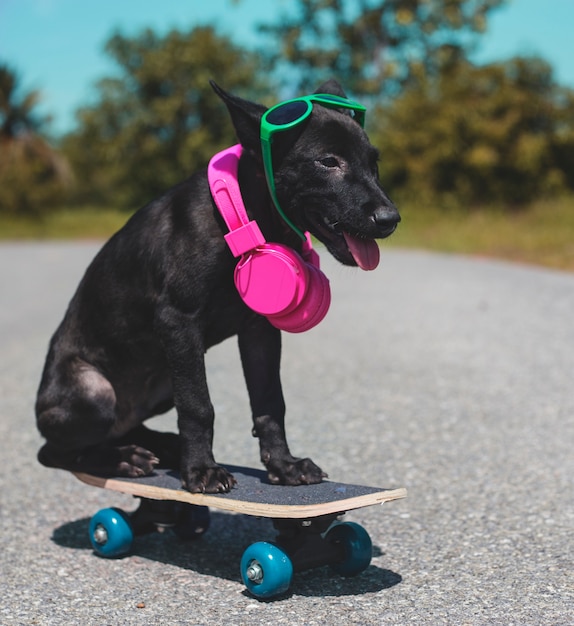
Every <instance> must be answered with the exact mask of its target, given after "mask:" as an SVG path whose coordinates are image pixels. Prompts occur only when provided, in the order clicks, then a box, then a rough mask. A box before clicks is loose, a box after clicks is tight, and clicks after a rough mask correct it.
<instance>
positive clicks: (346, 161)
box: [212, 81, 401, 269]
mask: <svg viewBox="0 0 574 626" xmlns="http://www.w3.org/2000/svg"><path fill="white" fill-rule="evenodd" d="M212 86H213V88H214V90H215V91H216V93H217V94H218V95H219V96H220V97H221V98H222V100H223V101H224V102H225V104H226V105H227V108H228V110H229V113H230V115H231V119H232V121H233V124H234V126H235V130H236V132H237V136H238V139H239V141H240V143H241V145H242V146H243V147H244V149H246V150H248V151H250V152H251V153H253V154H254V155H255V156H256V158H257V161H258V162H259V163H260V164H261V167H262V169H263V165H262V153H261V141H260V126H261V118H262V116H263V114H264V113H265V111H266V110H267V109H266V108H265V107H264V106H262V105H260V104H256V103H254V102H249V101H247V100H243V99H241V98H238V97H236V96H233V95H231V94H228V93H226V92H225V91H223V90H222V89H221V88H220V87H218V86H217V85H215V84H214V83H212ZM316 93H321V94H332V95H335V96H341V97H345V94H344V92H343V90H342V88H341V87H340V86H339V84H338V83H336V82H335V81H329V82H327V83H325V84H323V85H321V87H319V89H318V90H317V92H316ZM378 156H379V155H378V151H377V150H376V148H375V147H374V146H372V145H371V143H370V142H369V139H368V137H367V135H366V133H365V132H364V130H363V129H362V128H361V126H360V125H359V123H358V122H357V121H356V120H355V119H354V118H353V116H352V115H351V114H350V112H349V110H348V109H340V108H330V107H329V108H327V107H325V106H322V105H321V104H317V103H315V104H314V105H313V111H312V114H311V115H310V116H309V117H307V118H306V119H305V120H304V121H303V122H302V123H301V124H298V125H296V126H295V127H294V128H292V129H290V130H288V131H284V132H278V133H276V134H275V135H274V137H273V149H272V157H273V173H274V181H275V190H276V196H277V199H278V201H279V203H280V206H281V209H282V210H283V212H284V213H285V215H286V216H287V217H288V219H289V221H291V222H292V224H293V225H295V226H296V227H297V228H298V229H299V230H301V231H306V230H308V231H310V232H311V234H312V235H314V236H315V237H316V238H317V239H319V241H321V242H322V243H323V244H325V246H326V247H327V249H328V250H329V252H330V253H331V254H332V255H333V256H334V257H335V258H336V259H337V260H339V261H340V262H341V263H343V264H345V265H353V266H356V265H358V266H360V267H362V268H363V269H374V267H376V265H377V263H378V259H379V250H378V246H377V243H376V241H375V240H376V239H383V238H385V237H388V236H389V235H391V234H392V233H393V232H394V231H395V229H396V227H397V224H398V223H399V221H400V219H401V218H400V216H399V213H398V211H397V209H396V207H395V206H394V204H393V203H392V202H391V200H390V199H389V197H388V196H387V195H386V193H385V191H384V190H383V188H382V187H381V184H380V182H379V177H378V167H377V162H378Z"/></svg>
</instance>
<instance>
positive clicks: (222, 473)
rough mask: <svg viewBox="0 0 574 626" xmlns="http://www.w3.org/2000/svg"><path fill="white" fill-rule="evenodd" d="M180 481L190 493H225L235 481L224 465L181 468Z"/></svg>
mask: <svg viewBox="0 0 574 626" xmlns="http://www.w3.org/2000/svg"><path fill="white" fill-rule="evenodd" d="M181 483H182V485H183V488H184V489H187V490H188V491H190V492H191V493H227V492H229V491H231V489H232V488H233V487H234V486H235V485H236V484H237V481H236V480H235V478H234V477H233V475H232V474H230V473H229V472H228V471H227V470H226V469H225V468H224V467H220V466H219V465H215V466H214V467H199V468H197V467H192V468H190V469H188V470H182V473H181Z"/></svg>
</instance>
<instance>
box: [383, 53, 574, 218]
mask: <svg viewBox="0 0 574 626" xmlns="http://www.w3.org/2000/svg"><path fill="white" fill-rule="evenodd" d="M573 105H574V92H572V91H571V90H567V89H563V88H559V87H557V86H556V85H555V84H554V82H553V78H552V70H551V68H550V66H549V65H548V64H547V63H545V62H543V61H541V60H540V59H523V58H515V59H512V60H510V61H508V62H505V63H495V64H492V65H487V66H482V67H475V66H473V65H471V64H470V63H469V62H466V61H461V62H458V63H456V64H453V66H451V67H450V68H449V69H448V71H446V70H445V71H443V72H442V73H441V75H440V76H439V77H437V78H434V79H433V78H430V77H429V76H428V75H427V74H425V73H424V71H423V70H422V69H421V71H420V75H419V79H418V81H417V82H416V83H414V84H412V85H411V86H410V87H409V88H407V89H406V90H405V91H404V92H403V93H402V94H401V95H400V96H399V97H398V98H396V99H395V100H394V101H393V102H392V104H390V105H389V106H387V107H380V108H379V110H378V111H377V121H378V128H377V131H376V132H375V133H374V135H375V142H376V143H377V144H378V145H379V146H380V147H382V163H381V172H382V177H383V180H385V182H386V184H388V185H389V187H390V188H391V189H394V190H395V192H398V193H399V195H402V196H403V197H408V198H410V199H414V198H418V199H419V200H421V201H423V203H424V202H427V203H429V202H432V201H435V202H436V201H440V202H442V203H446V204H450V205H452V206H460V205H468V206H472V205H484V204H486V203H491V202H494V203H499V204H503V205H510V206H516V205H523V204H526V203H528V202H531V201H532V200H534V199H536V198H538V197H541V196H543V195H545V196H546V195H549V194H556V193H563V192H564V191H565V190H566V189H568V188H572V178H571V174H569V172H572V164H573V160H572V155H573V154H574V125H573V124H572V122H573V118H572V116H573V115H574V106H573Z"/></svg>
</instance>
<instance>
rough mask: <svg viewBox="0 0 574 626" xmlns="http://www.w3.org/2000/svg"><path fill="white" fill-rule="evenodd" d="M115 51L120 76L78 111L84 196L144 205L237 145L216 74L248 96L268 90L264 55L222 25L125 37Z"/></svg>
mask: <svg viewBox="0 0 574 626" xmlns="http://www.w3.org/2000/svg"><path fill="white" fill-rule="evenodd" d="M106 50H107V52H108V54H109V55H111V57H112V58H113V59H114V60H115V61H116V63H117V65H118V72H117V76H116V77H114V78H107V79H104V80H102V81H101V82H100V83H99V86H98V90H99V97H98V100H97V102H96V104H95V105H93V106H91V107H87V108H84V109H82V110H80V111H79V112H78V115H77V118H78V125H79V126H78V130H77V132H74V133H73V134H72V135H70V136H68V137H67V138H66V139H65V142H64V150H65V152H66V154H67V155H68V156H69V158H70V159H71V161H72V162H73V164H74V168H75V171H76V175H77V177H78V180H79V181H80V185H79V186H78V192H77V193H78V195H77V199H78V200H80V201H84V202H109V203H112V205H113V206H123V207H126V208H134V207H135V206H137V205H141V204H143V203H145V202H147V201H149V200H150V199H152V198H153V197H155V196H157V195H158V194H160V193H161V192H163V191H164V190H166V189H167V188H169V187H170V186H172V185H174V184H175V183H177V182H180V181H181V180H183V179H185V178H187V176H189V175H190V174H191V173H192V172H193V171H195V170H196V169H198V168H200V167H204V166H206V165H207V162H208V160H209V158H210V157H211V156H212V155H213V154H214V152H216V151H217V150H218V149H221V148H222V147H224V146H225V145H229V143H231V142H232V141H233V140H234V132H233V129H232V126H231V123H230V121H229V117H228V115H227V111H226V109H225V107H224V105H223V103H222V102H221V101H220V100H219V99H218V98H217V96H216V95H215V94H214V92H213V91H212V89H211V87H210V86H209V80H210V79H214V80H215V81H216V82H218V83H219V84H221V86H222V87H224V88H225V89H227V90H231V91H233V90H236V91H239V92H240V93H242V94H243V95H246V94H256V95H259V93H258V91H259V92H261V91H263V89H262V88H261V83H260V81H259V80H258V79H257V78H256V57H255V56H254V55H253V54H251V53H248V52H246V51H245V50H243V49H241V48H238V47H235V46H234V45H233V44H232V43H231V42H230V41H229V40H228V39H226V38H222V37H218V36H217V35H216V33H215V32H214V31H213V29H212V28H196V29H194V30H192V31H190V32H187V33H183V32H179V31H177V30H172V31H171V32H169V33H168V34H167V35H166V36H165V37H160V36H158V35H157V34H155V33H154V32H153V31H151V30H146V31H144V32H143V33H141V34H140V35H139V36H137V37H135V38H133V39H131V38H127V37H125V36H123V35H121V34H116V35H114V36H112V37H111V39H110V40H109V41H108V43H107V45H106Z"/></svg>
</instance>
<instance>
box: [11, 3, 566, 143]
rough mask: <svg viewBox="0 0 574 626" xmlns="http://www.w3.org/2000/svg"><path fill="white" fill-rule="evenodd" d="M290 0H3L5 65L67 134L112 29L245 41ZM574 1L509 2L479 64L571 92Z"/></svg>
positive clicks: (104, 67) (98, 72)
mask: <svg viewBox="0 0 574 626" xmlns="http://www.w3.org/2000/svg"><path fill="white" fill-rule="evenodd" d="M289 5H290V1H289V0H266V1H262V0H240V2H233V1H232V0H208V1H207V2H206V1H203V0H162V1H160V0H0V61H2V62H8V63H9V64H10V65H11V66H12V67H14V68H15V69H16V70H17V71H18V72H19V73H20V74H21V75H22V79H23V84H24V87H26V88H27V89H39V90H40V91H41V92H42V94H43V104H42V111H44V112H46V113H50V114H51V115H52V116H53V118H54V123H53V125H52V130H53V131H55V132H60V131H65V130H67V129H69V128H70V127H71V125H72V124H73V112H74V110H75V109H77V108H78V107H79V106H81V105H82V104H85V103H86V102H88V101H89V99H90V97H91V96H92V95H93V93H94V92H93V85H94V83H95V82H96V81H97V79H98V78H100V77H102V76H104V75H106V74H109V73H110V72H111V71H112V70H113V66H112V64H111V62H110V61H109V60H108V59H107V57H106V55H105V54H104V52H103V46H104V43H105V42H106V40H107V39H108V37H109V36H110V34H111V33H112V31H113V30H115V29H120V30H121V31H122V32H123V33H125V34H128V35H134V34H136V33H137V32H139V31H140V30H141V29H142V28H144V27H148V26H151V27H152V28H154V29H155V30H157V31H159V32H165V31H166V30H168V29H169V28H172V27H177V28H180V29H183V30H185V29H188V28H190V27H192V26H195V25H198V24H206V23H211V24H214V25H217V26H218V27H220V29H221V32H222V33H225V34H227V35H231V36H233V37H235V38H236V39H237V41H238V42H239V43H247V42H249V40H250V39H251V38H252V37H253V35H254V30H253V26H254V24H256V23H257V22H259V21H272V20H273V19H274V18H276V17H277V15H278V14H280V13H281V12H282V11H284V10H286V9H288V7H289ZM573 25H574V0H510V2H509V4H508V6H507V7H506V8H503V9H500V10H498V11H497V12H496V13H495V14H493V16H492V19H491V21H490V28H489V31H488V33H487V34H486V35H485V36H484V37H483V38H482V40H481V46H480V49H479V50H478V53H477V57H476V58H477V60H478V61H480V62H486V61H491V60H495V59H503V58H508V57H510V56H513V55H515V54H537V55H540V56H542V57H544V58H545V59H547V60H548V61H549V62H550V63H552V65H553V66H554V68H555V75H556V78H557V79H558V81H559V82H561V83H562V84H565V85H568V86H571V87H574V62H573V61H572V59H573V57H574V54H573V53H574V43H573V41H572V40H573V37H572V33H573Z"/></svg>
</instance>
